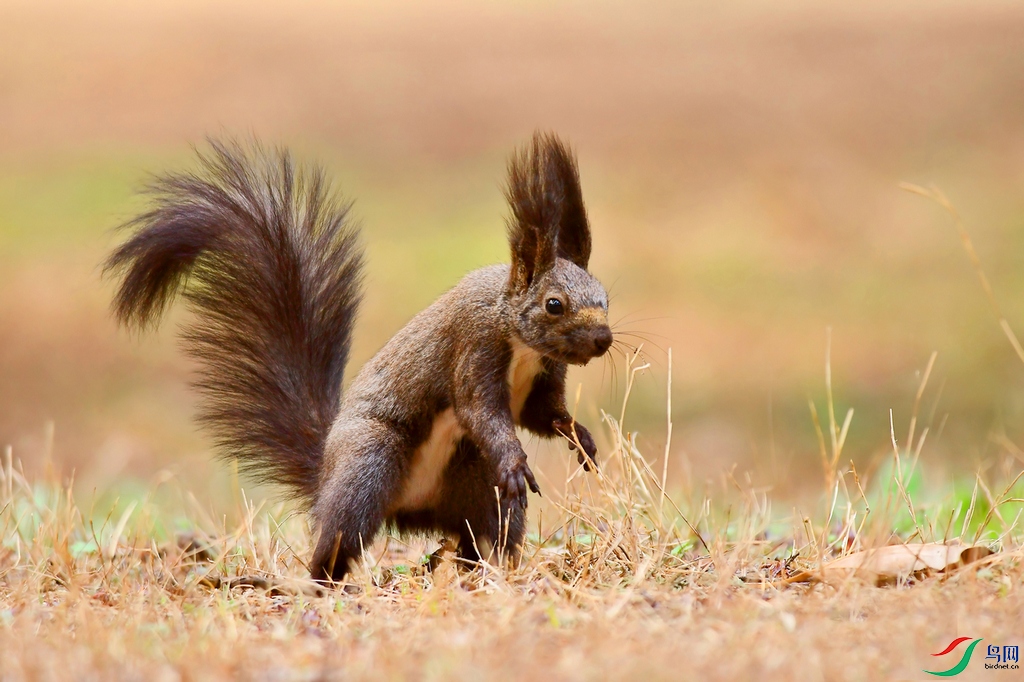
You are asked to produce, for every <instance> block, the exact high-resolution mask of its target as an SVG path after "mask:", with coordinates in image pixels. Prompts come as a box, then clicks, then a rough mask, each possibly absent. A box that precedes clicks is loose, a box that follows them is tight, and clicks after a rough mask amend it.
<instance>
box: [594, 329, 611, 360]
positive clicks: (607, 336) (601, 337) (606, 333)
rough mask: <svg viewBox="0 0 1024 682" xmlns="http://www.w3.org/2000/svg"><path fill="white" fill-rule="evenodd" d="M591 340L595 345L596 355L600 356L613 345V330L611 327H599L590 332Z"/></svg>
mask: <svg viewBox="0 0 1024 682" xmlns="http://www.w3.org/2000/svg"><path fill="white" fill-rule="evenodd" d="M590 342H591V343H592V344H593V345H594V357H595V358H596V357H600V356H602V355H604V354H605V353H607V352H608V349H609V348H611V347H612V330H611V328H610V327H607V326H605V327H598V328H597V329H595V330H594V331H592V332H591V333H590Z"/></svg>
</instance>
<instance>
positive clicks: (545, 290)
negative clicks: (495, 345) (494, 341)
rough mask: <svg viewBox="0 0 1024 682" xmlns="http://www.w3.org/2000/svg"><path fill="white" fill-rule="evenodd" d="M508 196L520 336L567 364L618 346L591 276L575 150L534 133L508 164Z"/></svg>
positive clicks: (512, 289)
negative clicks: (588, 269)
mask: <svg viewBox="0 0 1024 682" xmlns="http://www.w3.org/2000/svg"><path fill="white" fill-rule="evenodd" d="M505 195H506V197H507V198H508V202H509V204H510V206H511V208H512V216H511V217H510V218H509V221H508V234H509V243H510V245H511V247H512V267H511V270H510V271H509V281H508V296H509V300H510V302H511V304H512V309H513V311H514V313H513V321H512V324H513V326H514V327H515V330H516V333H517V334H518V335H519V337H520V338H521V339H522V340H523V342H525V343H526V344H527V345H528V346H530V347H531V348H533V349H534V350H536V351H539V352H541V353H543V354H544V355H546V356H549V357H551V358H553V359H555V360H559V361H562V362H568V363H571V364H576V365H582V364H586V363H587V362H588V361H589V360H590V359H591V358H596V357H599V356H601V355H604V354H605V353H606V352H607V351H608V349H609V348H610V347H611V345H612V330H611V328H610V327H609V326H608V294H607V292H605V290H604V287H603V286H601V283H600V282H598V281H597V279H596V278H595V277H594V276H593V275H591V274H590V273H589V272H587V263H588V262H589V261H590V225H589V223H588V222H587V213H586V210H585V209H584V206H583V194H582V192H581V190H580V179H579V171H578V170H577V168H576V160H575V159H574V158H573V155H572V152H571V151H570V150H569V148H568V147H567V146H566V145H564V144H563V143H562V142H561V141H559V140H558V139H557V138H556V137H554V136H553V135H543V134H540V133H538V134H536V135H534V137H533V140H532V142H531V143H530V144H529V145H527V146H526V147H524V148H523V149H521V150H520V151H519V152H518V153H516V154H514V155H513V156H512V159H511V161H510V162H509V177H508V187H507V188H506V190H505Z"/></svg>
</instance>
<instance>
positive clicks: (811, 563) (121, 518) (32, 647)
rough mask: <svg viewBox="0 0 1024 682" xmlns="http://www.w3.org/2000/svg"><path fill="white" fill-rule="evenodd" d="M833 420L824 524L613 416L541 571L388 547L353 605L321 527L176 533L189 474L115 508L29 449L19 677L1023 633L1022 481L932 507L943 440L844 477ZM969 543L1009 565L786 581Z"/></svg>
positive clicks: (873, 665)
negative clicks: (676, 485) (915, 545)
mask: <svg viewBox="0 0 1024 682" xmlns="http://www.w3.org/2000/svg"><path fill="white" fill-rule="evenodd" d="M640 363H641V360H640V359H639V357H634V358H632V359H631V363H630V365H629V367H628V368H627V372H626V376H625V380H626V384H627V390H626V394H627V396H628V393H629V390H628V389H629V385H630V383H631V381H632V379H633V378H634V377H635V375H636V374H637V373H638V372H641V371H643V370H644V369H645V366H644V365H642V364H640ZM925 381H926V380H925ZM925 387H926V383H925V382H922V386H921V392H924V390H925ZM829 402H830V403H831V401H829ZM624 413H625V404H624V405H623V407H622V410H621V413H620V415H621V414H624ZM826 415H827V425H826V430H828V431H829V432H830V433H831V434H834V435H835V438H834V439H832V438H831V437H830V438H829V439H828V440H830V441H831V445H832V447H835V448H837V449H836V450H833V451H832V453H835V455H831V454H830V455H827V456H826V457H824V458H823V463H824V465H825V466H826V471H825V479H826V480H828V481H831V482H832V483H831V484H830V486H831V487H830V488H829V489H828V491H827V494H826V495H824V496H823V503H824V505H823V506H822V508H821V509H819V510H817V511H816V512H813V513H810V514H808V515H804V514H803V513H799V512H794V513H793V514H792V515H782V516H780V515H778V514H776V513H773V511H772V506H771V500H770V499H769V497H768V495H767V493H766V492H765V491H760V490H756V489H749V488H746V487H745V486H744V485H742V484H741V483H740V482H738V481H736V480H734V479H733V480H732V481H730V484H731V485H734V486H735V488H736V490H737V491H738V492H739V496H738V497H737V498H736V500H737V501H738V504H735V505H734V506H729V505H723V504H722V503H721V500H716V499H712V498H710V497H705V498H704V499H701V500H689V501H685V502H683V501H679V500H673V499H672V497H671V496H669V495H667V494H666V493H665V492H664V491H663V480H664V479H663V476H664V474H663V473H661V474H659V473H657V472H656V471H655V469H656V468H657V467H656V466H652V463H651V461H649V460H648V459H647V458H645V456H644V454H643V453H641V452H640V451H639V450H638V449H637V448H636V445H635V439H634V436H633V434H630V433H628V432H623V431H620V430H619V419H618V418H616V417H612V416H611V415H605V422H606V426H607V430H608V433H609V435H610V438H611V441H612V442H614V443H615V444H616V447H615V448H614V449H613V450H612V451H611V452H610V453H609V454H608V456H607V458H606V459H605V461H604V465H603V468H602V471H601V473H600V474H599V475H584V474H583V473H582V472H581V471H579V470H577V471H575V472H572V473H571V475H570V476H569V477H568V480H567V481H566V484H565V489H564V491H561V492H560V491H556V490H553V489H551V486H549V487H548V490H547V491H546V493H547V500H548V505H547V506H546V507H545V509H546V510H551V509H554V510H556V511H557V514H556V518H550V517H548V518H545V517H544V515H543V514H542V515H540V517H539V518H536V519H535V523H536V528H537V530H536V532H535V533H532V534H531V537H530V542H529V546H528V548H527V552H526V558H525V560H524V561H523V563H522V565H521V566H519V567H517V568H514V569H506V568H503V567H502V562H501V561H499V560H498V559H497V558H493V557H492V559H491V561H489V562H487V563H486V564H485V565H477V566H467V565H457V562H455V561H454V560H453V559H452V556H451V554H450V553H449V552H447V551H446V547H445V545H442V546H441V547H440V548H438V549H437V551H436V552H435V557H434V559H435V561H434V566H433V568H432V570H431V569H430V568H429V567H428V562H427V556H426V555H427V553H428V552H430V551H431V550H433V549H434V548H435V547H436V543H429V542H423V543H420V542H411V543H410V542H403V541H400V540H398V539H395V538H389V539H387V540H385V541H382V542H380V543H378V545H377V546H374V547H369V548H367V552H366V554H365V561H364V563H363V565H362V566H361V567H360V568H359V569H358V570H357V571H356V572H355V573H354V575H353V576H352V577H351V582H350V583H349V584H347V585H346V586H344V588H343V589H338V590H334V591H324V590H321V589H319V588H317V587H316V586H315V585H314V584H312V583H310V582H308V581H306V580H305V575H306V568H305V566H304V564H303V562H302V559H303V557H305V556H307V555H308V552H309V549H310V547H309V533H308V529H307V527H306V525H305V522H304V520H303V517H302V516H301V515H298V514H295V513H291V512H290V511H289V510H287V509H285V508H281V507H274V508H272V509H270V510H269V511H267V510H264V509H262V508H261V506H260V505H257V504H254V503H252V502H250V501H248V500H246V498H245V497H244V495H243V497H242V498H241V499H240V502H239V505H238V508H237V509H236V510H234V512H233V513H230V514H226V515H224V516H223V517H221V518H220V519H217V518H215V517H214V516H213V515H212V514H211V513H209V512H208V511H207V509H206V507H205V506H204V505H202V504H200V503H199V502H197V501H196V500H195V498H194V497H191V496H190V495H189V494H188V493H187V492H186V491H178V492H179V493H181V499H183V500H185V501H186V505H187V507H188V509H189V510H190V511H189V512H188V513H187V514H186V515H185V516H184V517H183V519H178V520H177V522H176V523H177V527H178V529H177V531H175V521H174V515H173V513H172V512H171V511H170V508H169V507H168V506H167V505H161V504H159V503H157V502H155V501H154V499H155V497H154V495H156V493H157V490H158V489H159V488H166V487H171V488H174V485H175V484H174V482H173V481H160V482H157V483H156V484H154V486H153V488H152V489H151V490H150V491H149V492H148V493H147V494H146V495H145V496H143V498H142V499H139V500H135V501H131V502H128V503H121V504H117V503H115V504H114V505H112V506H111V507H110V510H109V512H108V513H106V514H101V513H99V512H97V510H96V508H95V507H94V508H91V509H87V508H83V507H79V506H78V503H77V502H76V499H75V497H74V494H73V493H72V486H71V484H70V483H69V482H65V483H64V484H58V482H57V481H58V478H57V477H56V476H51V477H50V478H49V479H47V480H46V481H40V482H32V481H30V480H28V479H27V478H26V477H25V476H24V475H23V474H22V473H19V469H18V467H17V466H16V465H15V464H14V462H13V461H12V459H11V455H10V451H9V450H8V454H7V461H6V463H5V466H4V467H3V480H2V505H3V506H2V512H0V534H2V537H3V538H4V544H3V546H2V548H0V651H2V652H3V670H2V672H0V678H2V679H4V680H21V679H76V680H79V679H135V678H146V679H159V680H165V679H166V680H176V679H220V678H224V677H237V678H240V679H352V678H360V679H361V678H370V679H391V678H405V677H416V678H424V679H470V678H476V679H478V678H481V677H483V678H484V679H518V678H534V679H627V678H637V679H690V678H692V679H722V680H730V679H789V680H821V679H826V680H831V679H837V680H839V679H842V680H876V679H892V678H894V677H909V678H919V677H922V676H923V673H922V672H921V671H922V669H923V668H934V667H936V666H935V665H934V664H933V662H934V659H931V661H930V660H929V658H930V657H929V656H928V654H930V653H934V652H935V651H939V650H941V649H942V648H943V647H944V646H945V645H946V644H947V643H948V642H949V641H950V640H951V639H953V638H954V637H956V636H960V635H968V636H973V637H983V638H984V639H985V640H986V642H989V643H999V644H1011V643H1018V642H1017V640H1016V639H1015V638H1016V637H1018V636H1019V633H1018V624H1019V614H1020V613H1021V611H1022V609H1024V565H1022V562H1021V549H1020V548H1021V540H1022V535H1024V534H1022V531H1021V530H1020V528H1019V524H1018V518H1017V516H1018V515H1019V513H1020V512H1019V510H1020V508H1021V507H1020V503H1021V500H1020V499H1017V497H1015V493H1014V492H1013V487H1014V484H1015V481H1012V482H1011V483H1010V484H1009V485H1007V486H1005V490H1002V492H1001V494H993V493H992V492H990V491H992V490H997V491H998V490H999V489H998V488H996V487H995V483H996V482H997V481H996V480H994V479H996V478H998V476H996V475H994V474H991V473H990V475H989V477H988V478H989V480H987V481H986V480H984V479H983V478H982V477H981V476H979V478H978V484H977V486H976V487H975V489H974V492H973V495H972V496H971V497H970V501H969V503H965V501H964V500H961V501H960V502H957V501H956V500H955V499H954V500H952V501H950V500H949V495H948V491H946V492H942V493H940V495H938V496H936V495H934V494H932V495H928V494H920V493H919V494H920V497H919V498H917V499H915V498H914V496H913V495H914V493H913V490H914V488H912V482H913V479H914V476H915V473H914V471H913V468H912V467H911V468H908V467H907V466H905V464H906V460H908V459H912V460H913V462H914V466H915V467H916V466H918V465H919V463H920V459H919V458H920V457H921V450H920V449H918V450H917V451H916V453H915V451H914V450H901V449H899V448H897V449H896V450H895V451H894V453H893V460H894V462H895V463H896V465H895V466H894V467H892V468H891V469H889V470H890V471H892V472H895V473H892V474H890V476H891V480H887V479H886V478H885V477H884V475H882V474H879V475H878V480H872V479H871V478H870V477H868V476H865V475H864V474H858V473H857V472H856V471H854V470H851V469H848V468H843V467H840V468H839V469H836V468H835V465H836V463H837V460H838V455H839V454H840V450H839V448H841V435H840V434H841V432H840V431H839V429H838V428H837V426H836V420H835V417H834V414H833V412H832V411H831V408H830V407H829V408H826ZM913 428H914V427H913V426H911V429H913ZM923 440H924V439H923V438H921V439H920V440H919V441H917V442H918V443H919V444H921V445H923ZM909 441H910V442H915V441H914V438H913V432H912V431H911V435H910V439H909ZM667 451H669V448H668V447H666V452H667ZM901 457H902V458H903V460H904V461H903V462H901ZM901 464H903V466H901ZM882 469H884V467H883V468H882ZM882 469H880V471H881V470H882ZM1006 473H1012V468H1008V470H1007V472H1006ZM908 491H910V492H908ZM943 498H945V499H943ZM680 507H682V509H680ZM684 512H685V514H686V515H687V516H688V517H689V521H687V520H686V519H685V518H684ZM908 519H909V521H908ZM183 521H184V524H183V523H182V522H183ZM954 537H957V538H960V539H962V540H964V541H965V542H973V541H976V540H980V541H982V542H983V543H984V544H986V545H987V546H990V547H992V548H993V549H995V550H997V552H998V553H997V554H996V555H994V556H992V557H990V558H989V559H987V560H986V561H985V562H983V563H980V564H977V565H972V566H970V567H968V568H965V569H961V570H960V571H958V572H955V573H951V574H948V575H947V574H939V575H932V576H917V577H913V576H911V577H907V578H905V579H903V580H900V581H899V583H898V584H897V585H895V586H893V587H888V588H877V587H874V586H871V585H867V584H863V583H860V582H857V581H853V580H849V581H845V582H840V583H833V584H817V585H809V586H808V585H798V586H791V587H788V588H787V587H785V586H784V585H783V582H782V581H783V579H784V578H786V577H787V576H789V575H792V574H794V573H795V572H797V571H800V570H814V569H815V568H816V567H818V566H819V565H820V563H821V562H822V561H824V560H826V559H829V558H832V557H835V556H839V555H843V554H848V553H850V552H853V551H856V550H858V549H861V548H864V547H870V546H875V545H878V544H886V543H890V542H893V541H896V540H897V539H903V540H917V541H922V540H923V541H942V540H946V539H951V538H954ZM976 658H978V659H981V656H976ZM982 665H983V664H981V663H978V662H977V661H976V662H975V664H974V667H971V668H969V669H968V673H967V674H968V679H970V677H969V675H970V674H972V672H973V674H977V673H978V670H979V669H981V667H982ZM946 667H948V666H946ZM940 669H941V668H940Z"/></svg>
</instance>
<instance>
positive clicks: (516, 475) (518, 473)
mask: <svg viewBox="0 0 1024 682" xmlns="http://www.w3.org/2000/svg"><path fill="white" fill-rule="evenodd" d="M527 489H529V490H530V491H531V492H535V493H537V494H538V495H540V486H539V485H537V478H536V477H535V476H534V475H533V472H532V471H531V470H530V465H529V464H527V463H526V460H525V459H522V460H520V461H518V462H516V463H515V464H513V465H512V466H511V467H509V468H508V469H506V470H505V471H503V472H502V473H501V475H500V476H499V479H498V492H499V493H500V494H501V499H502V500H504V501H506V502H507V503H508V504H509V505H512V506H515V507H518V508H520V509H526V491H527Z"/></svg>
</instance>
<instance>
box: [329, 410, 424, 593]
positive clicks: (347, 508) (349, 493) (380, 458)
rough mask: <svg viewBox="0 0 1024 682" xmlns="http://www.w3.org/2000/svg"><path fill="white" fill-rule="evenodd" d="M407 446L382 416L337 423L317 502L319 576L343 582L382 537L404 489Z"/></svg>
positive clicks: (333, 431)
mask: <svg viewBox="0 0 1024 682" xmlns="http://www.w3.org/2000/svg"><path fill="white" fill-rule="evenodd" d="M406 450H407V447H406V444H405V442H404V441H403V439H402V438H401V436H400V435H399V434H398V433H396V432H395V431H394V430H392V429H390V428H388V427H386V426H384V425H383V424H381V423H380V422H378V421H374V420H362V419H359V420H346V421H345V422H343V423H338V424H335V426H334V428H333V429H332V431H331V434H330V436H329V437H328V441H327V447H326V449H325V451H324V466H325V472H326V473H325V476H324V478H323V479H322V481H321V484H320V489H319V490H318V491H317V497H316V500H315V502H314V504H313V516H314V518H315V519H316V524H317V531H318V535H319V537H318V538H317V543H316V549H315V550H314V551H313V560H312V562H311V563H310V574H311V575H312V578H313V579H314V580H317V581H320V582H327V581H328V580H333V581H336V582H340V581H341V580H342V579H344V577H345V575H346V574H347V573H348V572H349V570H351V568H352V564H353V562H354V561H355V560H356V559H357V558H358V557H359V555H360V553H361V552H362V551H363V549H364V548H366V547H369V545H370V544H371V543H372V542H373V541H374V539H375V538H376V537H377V534H378V533H379V532H380V530H381V528H382V526H383V525H384V521H385V517H386V514H387V510H388V508H389V506H390V505H391V502H392V500H393V499H394V498H395V495H396V494H397V493H398V487H399V485H400V482H401V480H402V458H403V457H404V453H405V451H406Z"/></svg>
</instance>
